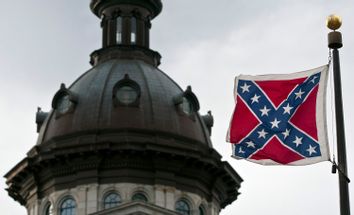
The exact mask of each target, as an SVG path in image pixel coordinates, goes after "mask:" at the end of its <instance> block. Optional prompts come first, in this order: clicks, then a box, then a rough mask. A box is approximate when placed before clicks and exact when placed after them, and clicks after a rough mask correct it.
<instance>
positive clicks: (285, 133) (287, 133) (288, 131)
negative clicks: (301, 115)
mask: <svg viewBox="0 0 354 215" xmlns="http://www.w3.org/2000/svg"><path fill="white" fill-rule="evenodd" d="M282 134H283V135H284V140H285V139H286V138H287V137H288V136H289V135H290V129H287V128H286V129H285V131H284V132H282Z"/></svg>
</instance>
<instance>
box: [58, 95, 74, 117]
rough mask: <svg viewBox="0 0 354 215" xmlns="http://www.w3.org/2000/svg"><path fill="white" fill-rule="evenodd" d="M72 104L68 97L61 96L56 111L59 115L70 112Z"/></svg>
mask: <svg viewBox="0 0 354 215" xmlns="http://www.w3.org/2000/svg"><path fill="white" fill-rule="evenodd" d="M71 105H72V102H71V101H70V99H69V95H64V96H62V97H61V98H60V99H59V100H58V103H57V107H56V109H57V110H58V112H59V113H61V114H64V113H66V112H68V111H69V110H70V107H71Z"/></svg>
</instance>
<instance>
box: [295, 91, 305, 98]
mask: <svg viewBox="0 0 354 215" xmlns="http://www.w3.org/2000/svg"><path fill="white" fill-rule="evenodd" d="M304 93H305V92H303V91H301V89H300V90H299V92H297V93H295V95H296V98H295V99H298V98H300V99H301V96H302V94H304Z"/></svg>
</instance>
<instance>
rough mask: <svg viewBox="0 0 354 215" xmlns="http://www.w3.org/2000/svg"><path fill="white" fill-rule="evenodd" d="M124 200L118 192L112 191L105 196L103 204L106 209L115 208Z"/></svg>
mask: <svg viewBox="0 0 354 215" xmlns="http://www.w3.org/2000/svg"><path fill="white" fill-rule="evenodd" d="M121 202H122V199H121V197H120V195H119V194H118V193H115V192H111V193H109V194H108V195H106V196H105V197H104V200H103V206H104V209H108V208H113V207H115V206H118V205H119V204H120V203H121Z"/></svg>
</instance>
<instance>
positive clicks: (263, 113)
mask: <svg viewBox="0 0 354 215" xmlns="http://www.w3.org/2000/svg"><path fill="white" fill-rule="evenodd" d="M259 110H260V111H261V112H262V115H261V116H264V115H266V116H268V112H269V111H270V109H267V106H264V108H263V109H259Z"/></svg>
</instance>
